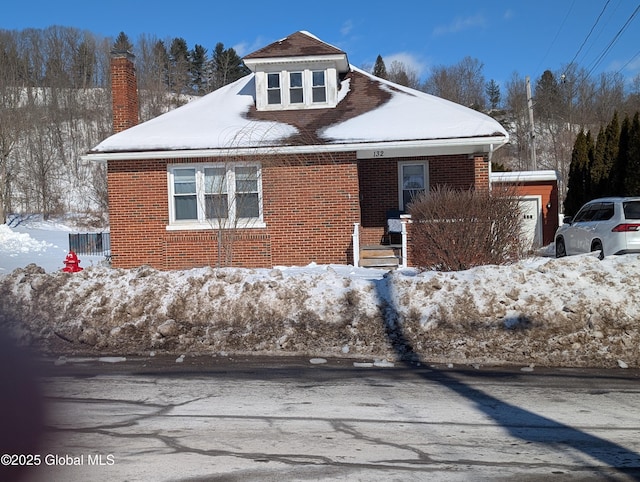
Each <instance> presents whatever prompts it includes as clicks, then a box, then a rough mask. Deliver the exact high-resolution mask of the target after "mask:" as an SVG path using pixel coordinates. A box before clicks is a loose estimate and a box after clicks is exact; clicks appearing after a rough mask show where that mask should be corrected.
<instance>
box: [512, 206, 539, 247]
mask: <svg viewBox="0 0 640 482" xmlns="http://www.w3.org/2000/svg"><path fill="white" fill-rule="evenodd" d="M518 204H519V207H520V214H521V216H522V234H523V238H524V240H525V242H526V247H527V248H539V247H540V246H542V196H525V197H522V198H520V202H519V203H518Z"/></svg>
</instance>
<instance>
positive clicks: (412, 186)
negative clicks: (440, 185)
mask: <svg viewBox="0 0 640 482" xmlns="http://www.w3.org/2000/svg"><path fill="white" fill-rule="evenodd" d="M398 168H399V173H398V174H399V176H398V177H399V182H400V186H399V188H400V209H401V210H403V211H406V210H407V206H408V205H409V203H410V202H411V201H412V200H413V198H414V197H416V196H417V195H418V194H420V193H422V192H424V191H425V188H426V186H427V164H426V163H400V164H399V165H398Z"/></svg>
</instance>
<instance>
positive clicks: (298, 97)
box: [289, 72, 304, 104]
mask: <svg viewBox="0 0 640 482" xmlns="http://www.w3.org/2000/svg"><path fill="white" fill-rule="evenodd" d="M289 102H291V103H292V104H302V103H304V87H303V85H302V72H289Z"/></svg>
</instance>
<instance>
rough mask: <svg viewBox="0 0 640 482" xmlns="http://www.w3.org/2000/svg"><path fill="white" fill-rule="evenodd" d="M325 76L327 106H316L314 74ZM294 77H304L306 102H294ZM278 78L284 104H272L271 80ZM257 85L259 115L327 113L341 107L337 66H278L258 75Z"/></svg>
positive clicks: (317, 103) (303, 99)
mask: <svg viewBox="0 0 640 482" xmlns="http://www.w3.org/2000/svg"><path fill="white" fill-rule="evenodd" d="M314 72H323V73H324V82H325V83H324V92H325V101H324V102H313V73H314ZM291 74H301V76H302V86H300V87H299V88H300V89H302V102H295V103H293V102H291V88H292V87H291ZM269 75H278V76H279V79H280V88H279V91H280V103H278V104H270V103H269V99H268V95H269V86H268V77H269ZM255 83H256V109H257V110H259V111H285V110H287V111H288V110H302V109H323V108H324V109H326V108H328V107H335V106H336V105H337V103H338V84H337V73H336V69H335V67H333V66H324V68H323V65H315V66H314V65H312V66H308V65H307V66H303V65H298V64H295V65H289V66H278V68H276V67H275V66H274V67H272V68H270V69H268V70H264V71H258V72H256V74H255Z"/></svg>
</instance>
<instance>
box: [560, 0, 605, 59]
mask: <svg viewBox="0 0 640 482" xmlns="http://www.w3.org/2000/svg"><path fill="white" fill-rule="evenodd" d="M610 2H611V0H607V3H605V4H604V7H602V11H601V12H600V15H598V18H596V21H595V22H594V24H593V25H592V26H591V30H589V33H588V34H587V36H586V37H585V39H584V41H583V42H582V45H580V48H579V49H578V51H577V52H576V54H575V55H574V56H573V58H572V59H571V62H569V65H568V66H567V67H566V69H565V71H567V70H569V68H570V67H571V65H572V64H573V62H574V61H575V60H576V58H577V57H578V55H580V52H582V48H583V47H584V46H585V44H586V43H587V41H588V40H589V37H591V34H592V33H593V30H594V29H595V28H596V26H597V25H598V23H599V22H600V19H601V18H602V15H603V14H604V11H605V10H606V9H607V6H608V5H609V3H610Z"/></svg>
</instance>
